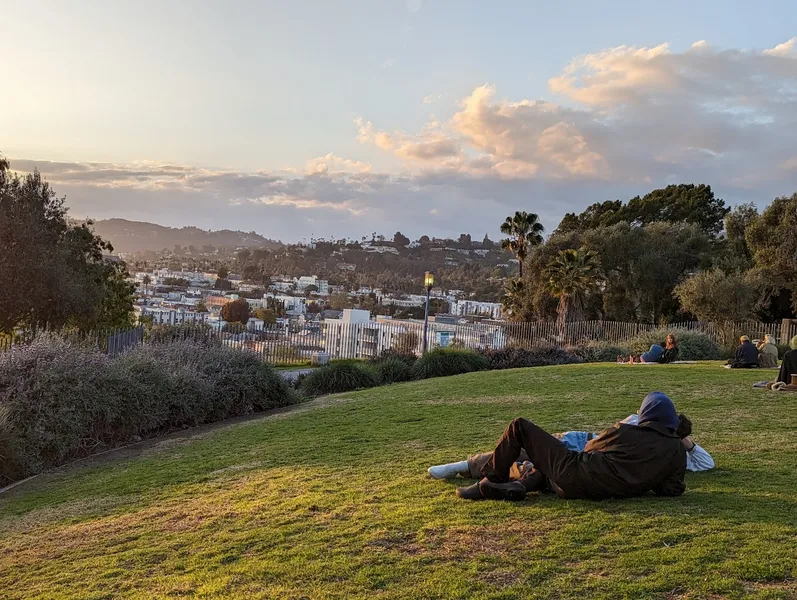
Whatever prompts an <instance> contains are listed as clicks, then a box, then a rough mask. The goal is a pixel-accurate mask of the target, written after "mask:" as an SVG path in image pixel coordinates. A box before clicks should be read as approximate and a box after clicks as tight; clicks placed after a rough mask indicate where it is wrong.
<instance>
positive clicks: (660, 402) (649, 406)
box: [639, 392, 678, 431]
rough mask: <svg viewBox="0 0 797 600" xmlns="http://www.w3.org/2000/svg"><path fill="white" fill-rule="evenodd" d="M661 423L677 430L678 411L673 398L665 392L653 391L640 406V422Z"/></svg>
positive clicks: (641, 423)
mask: <svg viewBox="0 0 797 600" xmlns="http://www.w3.org/2000/svg"><path fill="white" fill-rule="evenodd" d="M645 423H659V424H660V425H664V426H665V427H668V428H669V429H672V430H673V431H675V430H676V429H678V413H677V412H675V405H674V404H673V403H672V400H670V398H669V397H668V396H667V394H665V393H663V392H651V393H649V394H648V395H647V396H645V399H644V400H643V401H642V406H640V407H639V424H640V425H644V424H645Z"/></svg>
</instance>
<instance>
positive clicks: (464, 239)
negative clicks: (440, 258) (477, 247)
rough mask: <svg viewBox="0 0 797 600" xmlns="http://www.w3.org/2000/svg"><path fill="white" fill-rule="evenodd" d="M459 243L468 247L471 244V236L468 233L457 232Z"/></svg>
mask: <svg viewBox="0 0 797 600" xmlns="http://www.w3.org/2000/svg"><path fill="white" fill-rule="evenodd" d="M458 241H459V245H460V246H462V247H463V248H470V245H471V237H470V234H469V233H460V234H459V240H458Z"/></svg>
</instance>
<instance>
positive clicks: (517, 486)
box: [479, 477, 526, 502]
mask: <svg viewBox="0 0 797 600" xmlns="http://www.w3.org/2000/svg"><path fill="white" fill-rule="evenodd" d="M479 491H480V492H481V493H482V496H484V497H485V498H487V499H489V500H512V501H514V502H517V501H519V500H523V499H524V498H525V497H526V488H525V486H524V485H523V484H522V483H520V482H519V481H509V482H507V483H493V482H492V481H490V480H489V479H487V478H486V477H485V478H484V479H482V480H481V481H480V482H479Z"/></svg>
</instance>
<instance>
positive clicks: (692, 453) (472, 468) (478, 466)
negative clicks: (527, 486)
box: [427, 353, 797, 491]
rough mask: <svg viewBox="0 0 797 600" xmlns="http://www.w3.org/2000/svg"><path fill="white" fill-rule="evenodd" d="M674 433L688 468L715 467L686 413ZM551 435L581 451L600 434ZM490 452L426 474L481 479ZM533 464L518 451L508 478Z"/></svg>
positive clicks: (629, 420)
mask: <svg viewBox="0 0 797 600" xmlns="http://www.w3.org/2000/svg"><path fill="white" fill-rule="evenodd" d="M795 354H797V353H795ZM620 423H625V424H627V425H639V415H638V414H636V413H634V414H633V415H628V416H627V417H626V418H625V419H623V420H622V421H620ZM675 433H677V434H678V437H679V438H681V443H683V445H684V448H686V470H687V471H695V472H696V471H709V470H711V469H713V468H714V459H713V458H712V457H711V455H710V454H709V453H708V452H706V450H705V449H704V448H702V447H700V446H698V445H697V444H696V443H695V442H694V441H693V440H692V421H690V420H689V418H688V417H687V416H686V415H684V414H679V415H678V429H677V430H676V432H675ZM552 435H553V437H555V438H556V439H558V440H559V441H561V442H562V443H563V444H564V445H565V446H566V447H567V449H568V450H573V451H575V452H583V451H584V448H585V447H586V445H587V442H589V441H590V440H592V439H594V438H596V437H598V436H599V435H600V433H591V432H589V431H565V432H564V433H554V434H552ZM492 455H493V453H492V452H483V453H481V454H476V455H474V456H469V457H468V459H467V460H461V461H458V462H453V463H448V464H445V465H435V466H433V467H429V469H427V473H429V475H430V476H431V477H432V478H433V479H448V478H449V477H456V476H457V475H460V476H462V477H468V478H470V479H477V478H479V479H480V478H481V471H482V468H483V467H484V466H485V465H486V464H487V462H488V461H489V460H490V458H491V457H492ZM533 467H534V465H532V464H531V462H530V461H529V458H528V455H527V454H526V451H525V450H521V451H520V456H518V460H517V461H516V462H515V464H514V465H512V468H511V469H510V479H512V480H517V481H523V480H524V475H526V474H527V473H528V472H529V471H530V470H531V469H532V468H533ZM527 491H531V490H527Z"/></svg>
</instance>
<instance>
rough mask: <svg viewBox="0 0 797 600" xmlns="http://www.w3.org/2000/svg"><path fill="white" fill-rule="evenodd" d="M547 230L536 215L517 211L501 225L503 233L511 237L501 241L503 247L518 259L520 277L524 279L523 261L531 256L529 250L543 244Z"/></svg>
mask: <svg viewBox="0 0 797 600" xmlns="http://www.w3.org/2000/svg"><path fill="white" fill-rule="evenodd" d="M544 231H545V228H544V227H543V226H542V223H540V218H539V217H538V216H537V215H535V214H534V213H527V212H525V211H517V212H515V214H514V215H513V216H511V217H507V218H506V220H505V221H504V222H503V223H501V233H503V234H504V235H507V236H509V237H508V238H506V239H504V240H502V241H501V247H502V248H503V249H505V250H509V251H510V252H512V254H514V255H515V256H516V257H517V259H518V263H519V264H518V275H519V276H520V277H521V278H522V277H523V261H525V260H526V257H527V256H528V254H529V248H530V247H532V246H538V245H540V244H542V242H543V237H542V234H543V232H544Z"/></svg>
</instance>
